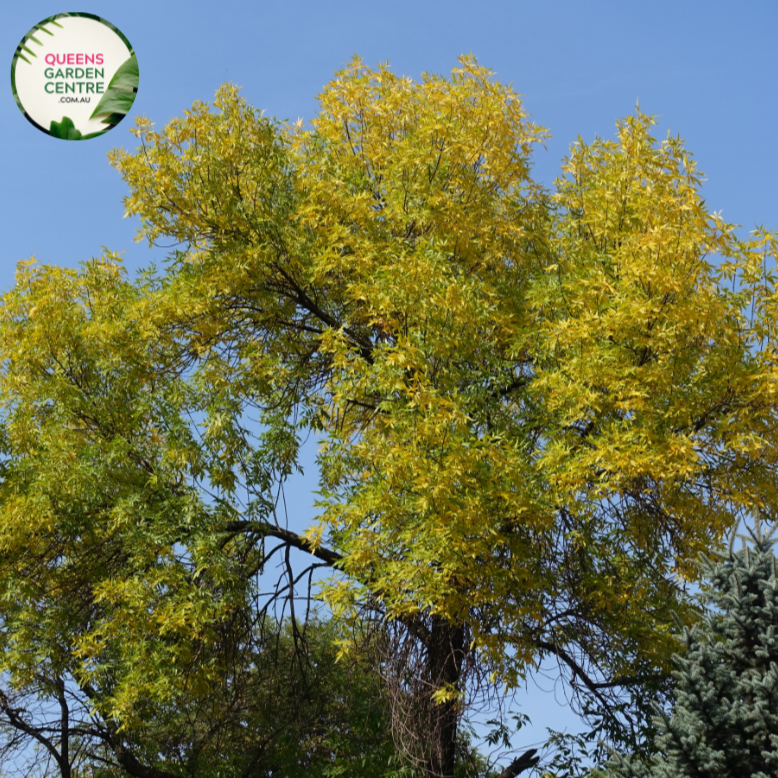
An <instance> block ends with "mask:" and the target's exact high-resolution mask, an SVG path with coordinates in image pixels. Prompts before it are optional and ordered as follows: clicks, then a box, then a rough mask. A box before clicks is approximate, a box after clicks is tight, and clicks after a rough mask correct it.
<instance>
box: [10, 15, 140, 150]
mask: <svg viewBox="0 0 778 778" xmlns="http://www.w3.org/2000/svg"><path fill="white" fill-rule="evenodd" d="M11 87H12V89H13V95H14V99H15V100H16V104H17V105H18V106H19V110H20V111H21V112H22V113H23V114H24V116H25V118H26V119H28V120H29V121H30V122H31V123H32V124H34V125H35V126H36V127H37V128H38V129H39V130H41V131H42V132H45V133H46V134H47V135H51V136H53V137H55V138H62V139H63V140H87V139H88V138H95V137H97V136H98V135H102V134H103V133H105V132H108V130H110V129H112V128H113V127H115V126H116V125H117V124H118V123H119V122H120V121H121V120H122V119H123V118H124V117H125V116H126V115H127V113H128V112H129V110H130V108H132V104H133V102H134V101H135V95H136V94H137V92H138V60H137V59H136V57H135V52H134V51H133V49H132V46H131V45H130V42H129V41H128V40H127V38H126V37H125V36H124V35H123V34H122V33H121V32H120V31H119V30H118V29H117V28H116V27H114V25H112V24H111V23H110V22H107V21H106V20H105V19H101V18H100V17H99V16H95V15H94V14H87V13H69V14H57V15H56V16H50V17H49V18H48V19H44V20H43V21H42V22H39V23H38V24H36V25H35V26H34V27H33V28H32V29H31V30H30V31H29V32H28V33H27V34H26V35H25V36H24V37H23V38H22V42H21V43H20V44H19V46H18V47H17V49H16V52H15V53H14V58H13V63H12V64H11Z"/></svg>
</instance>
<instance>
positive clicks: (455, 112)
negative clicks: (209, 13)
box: [0, 57, 776, 778]
mask: <svg viewBox="0 0 778 778" xmlns="http://www.w3.org/2000/svg"><path fill="white" fill-rule="evenodd" d="M320 105H321V109H320V112H319V114H318V115H317V117H316V118H315V119H314V120H313V122H312V125H311V127H310V128H308V129H306V128H304V127H302V126H301V125H295V126H286V125H281V124H278V123H276V122H273V121H271V120H269V119H266V118H263V117H262V116H261V115H260V114H259V113H258V112H256V111H255V110H253V109H252V108H250V107H249V106H248V105H247V104H246V103H245V102H244V101H243V100H241V99H240V97H239V96H238V94H237V91H236V90H235V89H234V88H233V87H224V88H222V89H221V90H220V91H219V93H218V94H217V99H216V101H215V106H216V107H217V109H218V111H212V110H211V109H210V108H209V107H208V106H207V105H205V104H204V103H196V104H195V105H194V106H193V107H192V110H191V111H189V112H187V113H186V114H185V116H183V117H182V118H179V119H176V120H174V121H172V122H171V123H170V124H169V125H168V126H167V127H166V128H165V129H164V131H163V132H156V131H155V130H154V129H153V127H152V125H151V123H150V122H149V121H148V120H145V119H141V120H139V124H138V129H137V132H138V135H139V137H140V140H141V149H140V150H139V151H138V152H137V153H127V152H124V151H116V152H114V153H113V155H112V158H111V159H112V163H113V164H114V165H115V166H116V167H117V168H118V169H119V171H120V172H121V174H122V175H123V177H124V178H125V180H126V181H127V183H128V185H129V187H130V194H129V196H128V198H127V200H126V206H127V212H128V214H130V215H138V216H140V218H141V220H142V234H143V235H144V236H145V237H146V238H148V240H150V241H152V242H153V241H155V240H158V239H163V238H164V239H165V240H170V239H172V240H173V241H177V242H178V243H179V244H180V248H179V249H178V250H177V251H175V252H173V254H172V255H171V259H170V262H169V263H168V264H167V266H166V268H165V270H164V272H162V273H156V274H155V273H147V274H145V275H143V276H141V277H140V278H139V279H138V280H137V281H134V282H130V281H128V280H127V279H126V278H125V277H124V276H123V275H122V272H121V269H120V265H119V263H118V262H117V260H116V258H115V257H111V256H108V257H106V258H104V259H103V260H101V261H94V262H91V263H88V264H87V265H86V266H85V267H84V269H83V270H82V271H80V272H70V271H61V270H57V269H54V268H35V267H33V266H29V265H23V266H22V268H21V269H20V274H19V277H18V281H17V286H16V288H15V289H14V290H12V291H11V292H9V293H8V294H6V295H5V298H4V306H3V319H2V323H1V324H0V351H2V359H3V371H2V376H0V382H1V383H0V389H2V402H3V435H4V437H3V443H4V453H5V464H4V468H5V469H4V475H3V484H2V493H0V505H2V511H3V513H2V517H3V519H2V521H3V528H4V529H3V532H4V535H3V541H2V542H3V553H4V558H5V559H6V560H8V561H7V562H6V563H4V566H3V568H2V572H1V573H0V590H2V592H3V594H4V596H3V598H2V602H3V603H4V604H3V612H2V620H3V625H4V632H3V638H2V639H3V640H4V641H5V642H4V645H3V646H2V648H3V651H4V665H3V667H4V669H6V670H7V671H9V672H11V673H12V674H13V677H14V678H15V679H16V682H17V683H22V682H23V680H24V679H25V678H27V677H29V675H30V673H33V672H34V671H35V668H36V667H37V666H38V665H39V664H40V663H41V662H44V661H53V662H54V665H55V666H56V667H60V666H63V667H65V666H67V667H68V668H71V673H72V675H73V677H74V678H78V679H81V680H82V681H83V682H85V683H89V684H91V685H92V687H93V688H95V689H96V690H97V697H96V702H95V705H96V706H98V707H99V709H100V710H101V711H102V713H103V715H104V716H105V717H106V718H107V719H111V720H117V721H119V722H122V726H124V727H126V728H127V729H128V731H130V730H131V729H132V728H136V729H138V730H140V729H142V717H139V716H138V710H140V709H142V708H143V705H152V706H153V705H157V704H160V705H162V704H172V703H171V702H170V701H171V700H176V699H184V698H185V697H186V695H188V694H191V693H192V690H193V689H195V690H200V692H198V693H202V694H208V693H209V690H210V689H212V688H214V685H217V686H218V684H219V683H220V680H219V679H220V678H223V677H224V670H223V667H222V665H221V664H220V663H221V662H222V661H223V659H222V655H223V652H222V651H221V649H222V648H223V647H224V645H225V643H224V641H223V638H222V637H221V635H222V633H223V630H224V629H226V628H227V625H229V624H231V623H233V620H234V619H235V618H236V617H235V614H240V613H246V612H249V613H250V612H254V611H256V609H257V606H256V596H257V587H258V586H259V584H260V581H264V580H265V579H259V581H258V580H257V578H256V574H257V572H258V571H263V570H264V571H267V570H268V569H269V568H268V564H269V560H270V559H271V558H274V559H276V560H281V561H283V562H284V566H283V571H284V576H283V577H282V579H281V581H280V583H279V586H278V587H276V588H273V587H271V589H270V592H269V594H270V595H271V599H274V601H275V602H276V603H277V604H281V607H286V608H288V609H289V614H290V616H291V618H292V620H293V621H292V623H293V624H296V623H298V622H299V623H303V621H304V619H303V620H302V621H300V618H301V614H300V613H299V612H297V611H295V610H294V608H295V602H296V599H295V595H296V591H297V587H299V585H300V582H301V581H305V580H306V579H307V580H308V581H309V582H310V580H311V579H310V576H311V575H312V574H313V573H314V571H315V570H316V569H318V568H319V567H321V568H329V569H331V570H333V571H335V572H336V573H337V574H338V575H336V576H335V578H334V579H333V580H332V581H331V582H330V584H329V585H328V586H327V587H326V588H325V590H324V595H323V596H324V597H325V599H326V601H327V603H328V605H329V607H330V608H331V609H332V610H333V612H334V614H335V616H336V618H337V619H338V620H339V621H340V622H341V623H343V624H348V623H350V622H351V621H354V623H361V624H372V625H374V630H373V632H374V634H375V635H376V640H375V641H374V642H373V649H371V650H374V649H376V650H380V649H381V648H382V647H386V646H394V647H395V648H397V647H398V646H402V647H404V648H403V651H402V652H399V653H400V655H402V656H405V657H406V658H407V663H406V664H405V665H402V666H397V665H392V663H391V662H386V661H383V660H380V661H379V663H378V667H379V669H380V672H381V673H382V674H383V676H384V679H385V681H386V682H387V683H388V684H389V689H390V692H389V694H390V696H391V697H392V699H393V700H394V701H395V702H396V703H397V705H396V707H395V711H396V712H397V714H398V715H396V716H395V717H394V719H393V721H394V724H395V727H394V729H395V732H396V733H398V744H399V747H400V748H401V750H402V751H403V752H404V753H405V756H406V757H407V758H408V759H409V760H410V761H411V762H412V763H416V764H417V765H418V766H419V767H420V769H422V770H423V772H424V774H425V775H426V776H446V777H447V778H449V777H450V776H451V775H453V772H454V770H455V767H456V762H457V747H456V744H457V733H458V730H459V727H460V720H461V716H462V714H463V711H464V710H465V709H466V708H467V706H468V704H469V695H472V694H473V693H477V692H478V690H479V689H481V690H486V691H487V692H488V691H489V689H490V688H493V686H492V685H491V684H492V681H493V679H500V680H501V681H502V682H504V683H506V684H507V685H508V686H510V685H515V684H517V683H518V682H519V680H520V679H521V678H522V677H523V676H524V675H525V674H526V673H527V672H529V671H530V670H531V669H532V667H533V666H534V665H535V663H536V662H537V661H539V660H540V659H541V658H542V657H544V656H548V655H551V656H555V657H556V658H557V659H558V660H559V662H560V666H561V667H562V668H564V671H565V672H566V673H567V674H568V678H569V680H570V682H571V684H572V688H573V690H574V691H575V692H576V693H579V694H580V695H582V697H581V699H582V701H583V703H586V701H587V700H588V703H590V704H591V706H593V707H590V709H591V710H593V711H599V712H601V713H602V715H603V721H604V724H603V727H604V732H605V734H606V735H609V736H610V737H612V738H616V740H617V741H618V739H619V738H621V739H622V740H624V739H627V740H628V739H629V738H630V737H633V736H632V735H631V734H630V733H634V732H637V731H638V729H639V728H638V727H637V721H636V719H635V715H636V714H635V711H634V710H632V711H631V710H630V709H629V708H628V707H625V706H624V704H623V702H624V700H625V699H627V698H628V697H629V695H630V694H637V695H638V696H640V694H641V692H640V689H642V688H651V687H643V686H642V685H641V684H642V681H643V680H646V679H648V682H649V683H650V684H653V685H654V688H656V689H657V690H660V691H661V688H662V682H663V681H662V679H663V678H664V677H666V673H667V671H668V668H669V662H670V659H669V657H670V655H671V652H672V648H673V644H672V639H671V636H670V626H669V625H670V624H671V616H670V614H671V613H672V612H673V611H677V612H680V614H681V618H683V619H686V620H688V619H690V618H691V613H692V611H693V607H692V605H691V603H690V601H689V600H688V598H687V597H686V596H685V588H684V587H685V583H684V580H685V579H692V578H694V576H695V575H696V573H695V570H694V568H693V566H691V565H689V564H688V563H687V561H686V560H687V559H689V558H690V557H692V556H694V554H696V553H697V552H698V551H700V550H702V549H704V548H707V547H708V546H710V545H711V544H715V543H717V542H718V541H719V540H720V538H721V537H722V535H723V533H724V532H725V530H726V529H727V528H728V527H729V526H731V525H732V524H733V523H734V522H736V521H737V520H738V518H739V517H740V516H741V515H742V514H743V512H744V511H749V510H751V508H752V507H753V506H754V505H757V506H758V505H761V504H767V503H769V502H770V501H771V500H772V499H773V497H774V490H775V486H774V485H775V483H776V480H775V471H776V446H775V442H776V441H775V429H776V427H775V411H776V405H775V393H774V386H775V378H776V376H775V364H776V363H775V352H774V344H775V339H774V334H775V333H774V327H775V320H776V319H775V315H774V314H775V312H776V311H775V308H776V299H775V295H774V278H773V275H772V272H771V271H770V270H769V268H766V266H765V263H766V262H768V261H771V258H772V257H774V255H775V248H776V245H775V240H774V238H773V236H772V235H771V234H769V233H766V232H760V233H758V234H757V235H755V236H754V237H753V238H752V239H750V240H748V241H740V240H738V238H737V237H736V234H735V232H734V228H733V227H732V226H731V225H727V224H726V223H724V222H723V221H722V220H721V219H720V218H719V217H717V216H716V215H711V214H710V213H709V212H708V211H707V210H706V208H705V205H704V202H703V201H702V199H701V196H700V193H699V178H698V176H697V174H696V172H695V169H694V165H693V163H692V162H691V161H690V159H689V156H688V154H687V152H686V151H685V149H684V147H683V145H682V143H681V142H680V140H677V139H668V140H667V141H664V142H662V143H661V144H660V143H657V142H656V141H655V140H654V139H653V138H652V137H651V135H650V128H651V125H652V120H651V119H650V117H647V116H645V115H644V114H641V113H640V112H638V113H637V114H636V115H634V116H632V117H629V118H627V119H625V120H624V121H622V122H620V123H619V125H618V140H617V141H616V142H605V141H600V140H597V141H595V142H594V143H593V144H591V145H586V144H584V143H583V142H579V143H578V144H576V146H574V148H573V150H572V152H571V155H570V157H569V159H568V160H567V161H566V163H565V166H564V169H563V172H564V177H563V178H562V179H560V181H558V182H557V185H556V191H555V192H554V193H553V194H552V193H549V192H547V191H545V190H544V189H543V188H542V187H540V186H539V185H538V184H537V183H535V182H534V181H533V180H532V178H531V175H530V152H531V148H532V146H533V145H534V144H536V143H538V142H541V141H542V139H543V138H544V137H545V131H544V130H542V129H541V128H538V127H536V126H535V125H533V124H532V123H531V122H529V120H528V118H527V115H526V114H525V112H524V110H523V107H522V104H521V101H520V100H519V98H518V96H517V95H516V94H515V92H513V90H512V89H511V88H510V87H506V86H504V85H501V84H500V83H498V82H497V81H496V80H495V79H494V78H493V74H492V73H491V72H490V71H488V70H486V69H485V68H483V67H481V66H479V65H478V64H477V63H476V62H475V60H474V59H472V58H470V57H465V58H463V59H462V60H461V63H460V66H459V67H458V68H455V69H454V70H453V71H452V74H451V77H450V78H445V77H441V76H434V75H426V76H424V78H423V79H422V82H421V83H419V84H415V83H413V82H411V81H410V80H408V79H400V78H397V77H395V76H394V75H393V74H392V73H391V72H390V71H389V70H388V68H387V67H379V68H378V69H377V70H370V69H368V68H366V67H364V66H363V65H362V64H361V62H359V61H358V60H355V61H354V62H353V63H351V64H350V65H349V66H348V67H347V68H346V69H345V70H344V71H342V72H340V73H338V74H337V75H336V78H335V80H334V81H333V82H331V83H330V84H329V85H328V86H327V87H325V89H324V91H323V92H322V94H321V95H320ZM714 256H716V257H717V264H714V263H713V258H714ZM730 282H732V284H733V285H732V287H730ZM310 432H315V433H317V434H319V435H321V436H322V444H323V448H322V450H321V454H320V460H319V462H320V466H321V473H322V481H321V504H320V507H321V514H320V517H319V520H318V521H317V523H316V524H315V525H314V526H312V527H310V528H309V529H308V530H307V531H306V532H295V531H292V530H290V529H289V527H288V525H287V524H286V523H285V520H284V516H283V515H282V511H281V507H282V504H283V503H282V500H281V499H280V497H279V494H280V492H279V489H280V488H281V487H282V485H283V482H284V480H285V478H286V477H287V476H288V475H289V474H290V473H291V472H292V471H294V469H295V468H296V466H297V460H298V451H299V445H300V436H301V435H305V434H308V433H310ZM63 473H66V474H67V476H66V477H64V478H63V475H62V474H63ZM30 517H34V520H31V519H30ZM306 554H307V556H308V559H309V563H306V564H305V566H304V569H303V570H301V571H300V570H298V569H295V564H296V562H295V559H303V558H305V555H306ZM295 555H296V556H295ZM30 571H32V573H31V572H30ZM344 651H347V647H345V646H344ZM397 654H398V652H397V651H394V652H393V655H397ZM206 656H207V657H209V658H210V657H212V659H209V661H208V662H205V661H203V657H206ZM52 657H56V660H52V659H51V658H52ZM384 659H386V655H384ZM179 668H180V669H179ZM479 682H480V683H479ZM638 682H641V683H638ZM623 695H626V698H625V697H624V696H623ZM639 702H640V701H639ZM583 703H582V704H583ZM640 705H643V703H640V704H639V705H638V714H639V711H640ZM643 707H644V708H645V705H643ZM399 721H404V722H405V723H409V724H410V726H406V727H405V728H404V730H403V731H402V732H401V731H400V730H399V729H398V727H397V726H396V725H397V723H398V722H399Z"/></svg>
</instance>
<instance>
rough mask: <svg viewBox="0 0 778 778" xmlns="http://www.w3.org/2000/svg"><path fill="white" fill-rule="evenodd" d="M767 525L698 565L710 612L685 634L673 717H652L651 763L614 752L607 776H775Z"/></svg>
mask: <svg viewBox="0 0 778 778" xmlns="http://www.w3.org/2000/svg"><path fill="white" fill-rule="evenodd" d="M774 531H775V527H773V530H771V531H770V532H765V531H764V530H763V528H762V527H761V526H760V525H759V524H757V525H756V528H755V530H753V531H751V530H749V535H750V537H748V536H745V537H744V542H743V548H742V550H741V551H739V552H733V550H732V547H731V546H730V549H729V553H727V554H722V555H721V556H720V557H719V559H718V560H713V561H711V560H710V559H707V558H705V557H703V558H702V559H701V567H702V572H703V574H704V577H705V581H706V587H705V589H704V592H703V595H704V599H705V601H706V604H707V605H708V606H712V607H709V608H708V610H707V612H706V614H705V616H704V617H703V619H702V620H701V622H700V623H699V624H697V625H695V626H694V628H693V629H691V630H689V629H685V631H684V638H683V639H684V642H685V646H686V648H685V651H684V652H683V655H681V656H678V657H676V671H675V673H674V676H675V679H676V686H675V690H674V693H673V697H674V706H673V710H672V712H671V713H667V712H665V711H660V715H659V717H658V718H657V719H656V720H655V723H656V725H657V730H658V733H659V734H658V737H657V752H658V753H657V755H656V756H654V757H653V758H652V761H651V762H650V763H649V764H646V763H645V762H642V761H640V760H637V759H634V758H632V759H630V758H625V757H623V756H620V755H615V756H614V758H613V760H612V761H611V763H610V765H609V768H610V769H609V771H608V773H607V774H608V776H609V778H686V776H689V778H692V777H694V778H736V777H737V778H768V776H775V775H778V564H776V558H775V554H774V551H773V544H774V543H775V538H774V537H773V534H774Z"/></svg>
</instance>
